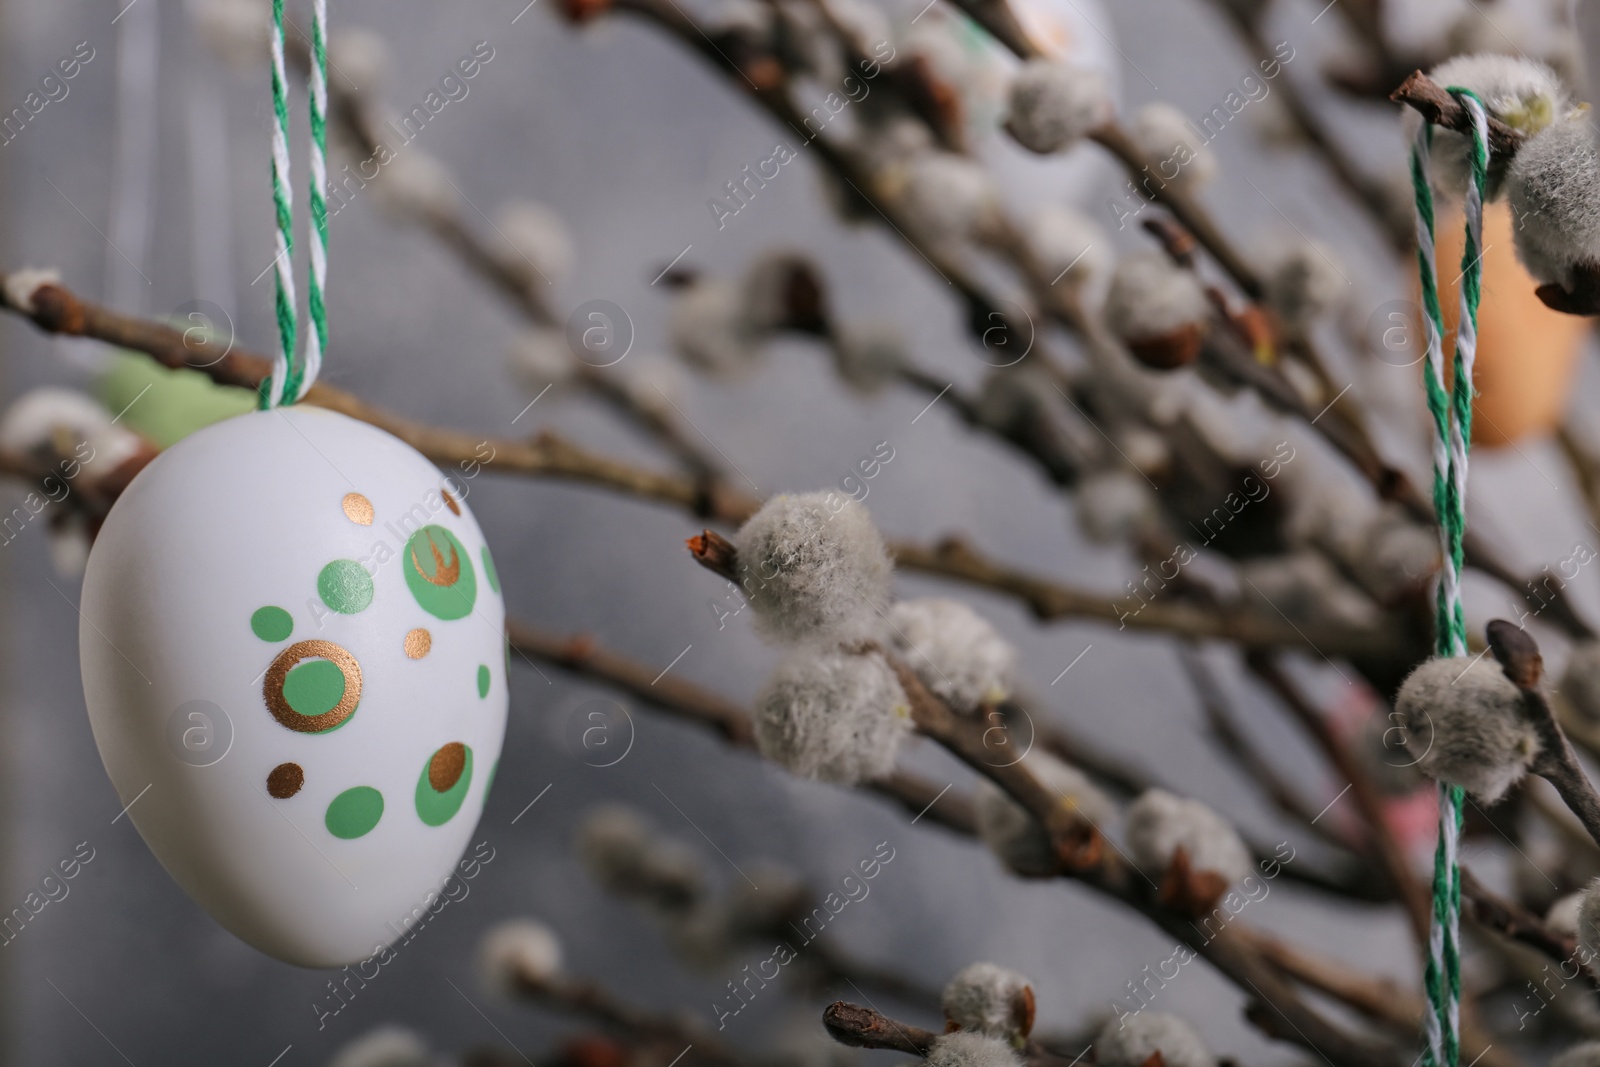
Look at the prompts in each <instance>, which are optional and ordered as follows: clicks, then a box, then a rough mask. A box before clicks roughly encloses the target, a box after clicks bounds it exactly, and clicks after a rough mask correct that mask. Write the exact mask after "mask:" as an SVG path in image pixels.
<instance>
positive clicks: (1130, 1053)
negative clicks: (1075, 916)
mask: <svg viewBox="0 0 1600 1067" xmlns="http://www.w3.org/2000/svg"><path fill="white" fill-rule="evenodd" d="M941 1000H942V1002H943V1007H944V1015H945V1020H946V1032H945V1034H944V1036H942V1037H940V1038H938V1039H937V1040H936V1041H934V1043H933V1046H932V1047H931V1048H930V1049H929V1050H928V1062H929V1063H930V1064H934V1065H936V1067H1019V1065H1020V1064H1021V1062H1022V1061H1021V1059H1020V1058H1019V1057H1018V1055H1017V1050H1019V1049H1022V1048H1023V1047H1024V1046H1025V1045H1026V1044H1027V1041H1028V1035H1029V1034H1030V1033H1031V1032H1032V1030H1033V1020H1034V994H1033V985H1032V983H1030V982H1029V981H1028V979H1027V978H1026V977H1024V976H1023V975H1021V974H1018V973H1017V972H1016V971H1011V970H1007V969H1006V968H1004V967H1000V966H997V965H996V964H993V963H974V964H972V965H971V966H969V967H966V968H965V969H963V970H962V971H961V972H960V973H958V974H957V975H956V976H955V977H954V978H952V979H951V980H950V983H949V984H948V985H946V986H945V987H944V993H943V996H942V998H941ZM1094 1051H1095V1062H1096V1063H1098V1064H1099V1065H1100V1067H1144V1065H1145V1064H1148V1063H1150V1062H1151V1061H1152V1059H1154V1058H1157V1057H1159V1062H1161V1063H1162V1064H1164V1065H1165V1067H1216V1062H1217V1061H1216V1059H1215V1058H1214V1057H1213V1056H1212V1055H1211V1053H1210V1051H1208V1050H1207V1048H1206V1046H1205V1043H1204V1042H1203V1041H1201V1040H1200V1036H1199V1035H1198V1034H1196V1033H1195V1032H1194V1030H1193V1029H1192V1028H1191V1027H1190V1026H1189V1024H1188V1023H1186V1022H1184V1021H1183V1020H1182V1019H1180V1018H1178V1017H1177V1016H1175V1015H1164V1014H1161V1013H1158V1012H1150V1011H1142V1012H1137V1013H1128V1014H1124V1015H1122V1016H1119V1017H1117V1018H1114V1019H1111V1020H1110V1021H1108V1022H1107V1023H1106V1024H1105V1026H1104V1027H1102V1028H1101V1030H1100V1033H1099V1035H1098V1036H1097V1037H1096V1038H1095V1041H1094Z"/></svg>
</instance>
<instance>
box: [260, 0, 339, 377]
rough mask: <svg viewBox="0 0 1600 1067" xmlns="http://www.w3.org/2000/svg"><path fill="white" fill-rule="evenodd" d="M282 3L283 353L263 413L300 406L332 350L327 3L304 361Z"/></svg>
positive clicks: (314, 69) (314, 78)
mask: <svg viewBox="0 0 1600 1067" xmlns="http://www.w3.org/2000/svg"><path fill="white" fill-rule="evenodd" d="M283 2H284V0H272V35H271V44H272V117H273V127H272V202H273V206H274V208H275V209H276V221H277V234H276V241H275V244H276V246H277V253H278V258H277V259H276V260H275V261H274V263H273V266H274V268H275V276H276V278H277V293H276V303H275V310H276V312H277V319H278V350H277V353H276V354H275V356H274V357H273V361H272V375H271V376H270V377H269V378H268V379H267V380H266V381H264V382H262V383H261V406H262V407H263V408H273V407H278V406H279V405H281V404H293V403H294V402H295V401H297V400H299V399H300V398H301V397H303V396H305V395H306V393H307V392H308V391H309V390H310V388H311V386H312V384H313V383H314V382H315V381H316V380H317V374H318V372H319V371H320V370H321V369H322V357H323V353H324V352H326V351H327V348H328V318H327V306H326V302H325V296H326V292H327V280H328V206H327V200H326V198H325V196H324V193H323V189H324V188H325V186H326V185H327V181H328V162H327V155H328V50H327V41H328V4H327V0H313V17H312V23H311V35H312V36H311V93H310V96H311V167H310V174H311V190H310V191H311V290H310V294H309V297H308V304H309V309H310V312H311V331H310V333H309V334H308V336H307V337H306V351H305V354H304V357H303V358H297V356H296V346H295V336H296V333H297V329H296V327H297V322H296V315H295V301H296V295H295V285H294V230H293V226H294V187H293V185H292V184H291V182H290V178H289V79H288V75H287V72H286V68H285V64H284V58H283Z"/></svg>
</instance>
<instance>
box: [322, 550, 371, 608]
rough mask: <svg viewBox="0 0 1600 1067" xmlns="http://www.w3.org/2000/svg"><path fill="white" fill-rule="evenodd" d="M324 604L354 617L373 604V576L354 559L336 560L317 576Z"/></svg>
mask: <svg viewBox="0 0 1600 1067" xmlns="http://www.w3.org/2000/svg"><path fill="white" fill-rule="evenodd" d="M317 593H318V594H319V595H320V596H321V597H322V602H323V603H324V604H326V605H328V607H330V608H332V609H333V610H334V611H337V612H339V613H340V614H341V615H354V614H356V613H357V612H358V611H364V610H365V609H366V607H367V605H368V604H371V603H372V575H370V574H368V573H367V569H366V568H365V567H363V566H362V565H361V564H359V563H357V562H356V561H355V560H353V559H336V560H334V561H333V562H332V563H330V564H328V565H327V566H326V567H324V568H322V573H321V574H319V575H317Z"/></svg>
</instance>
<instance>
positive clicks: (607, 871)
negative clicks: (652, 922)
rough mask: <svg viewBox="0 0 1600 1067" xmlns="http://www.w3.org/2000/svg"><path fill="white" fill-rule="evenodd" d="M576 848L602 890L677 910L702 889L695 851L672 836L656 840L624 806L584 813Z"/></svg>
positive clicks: (682, 907) (690, 900) (699, 893)
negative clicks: (672, 838)
mask: <svg viewBox="0 0 1600 1067" xmlns="http://www.w3.org/2000/svg"><path fill="white" fill-rule="evenodd" d="M577 851H578V858H579V859H580V860H581V861H582V862H583V865H584V868H585V869H586V870H587V871H588V872H589V876H590V877H591V878H593V879H594V880H595V882H596V883H598V884H599V885H600V886H601V887H602V888H603V889H605V890H607V891H608V892H612V893H616V894H617V895H618V896H625V897H631V898H634V899H637V900H643V901H645V902H646V903H648V904H651V905H653V906H655V907H657V908H659V909H660V910H661V911H664V912H679V911H683V910H684V909H686V908H688V907H690V906H691V905H692V904H693V903H694V902H695V901H696V900H698V899H699V898H700V897H701V896H702V895H703V894H704V884H703V879H702V874H701V870H700V864H699V861H698V858H697V857H696V856H695V854H694V853H693V852H691V851H690V850H689V849H687V848H685V847H684V846H683V845H682V844H680V843H678V842H676V841H670V840H660V839H657V838H656V837H655V836H654V835H653V833H652V831H651V829H650V827H649V826H648V825H647V824H646V823H645V821H644V820H643V819H642V818H641V817H640V816H639V815H638V813H636V812H635V811H634V810H633V809H632V808H629V807H627V806H626V805H623V804H603V805H601V806H599V807H597V808H595V809H594V810H592V811H590V812H589V813H588V814H587V815H585V816H584V818H583V821H582V822H581V823H579V825H578V849H577Z"/></svg>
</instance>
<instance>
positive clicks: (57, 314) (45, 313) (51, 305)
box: [23, 282, 86, 336]
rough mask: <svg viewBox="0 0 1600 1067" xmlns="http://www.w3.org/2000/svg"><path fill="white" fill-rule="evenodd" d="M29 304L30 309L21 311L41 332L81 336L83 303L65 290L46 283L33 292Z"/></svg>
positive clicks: (83, 315) (83, 313) (84, 316)
mask: <svg viewBox="0 0 1600 1067" xmlns="http://www.w3.org/2000/svg"><path fill="white" fill-rule="evenodd" d="M30 303H31V304H32V307H31V308H25V309H23V310H25V311H28V313H29V315H30V316H31V317H32V319H33V321H34V323H35V324H36V325H37V326H38V327H39V328H40V329H41V330H45V331H47V332H49V333H60V334H69V335H72V336H80V335H82V333H83V329H84V323H85V320H86V315H85V312H84V307H83V303H82V301H80V300H79V299H78V298H77V297H76V296H74V295H72V293H71V292H70V291H69V290H67V289H66V288H64V287H62V286H60V285H55V284H53V283H49V282H47V283H45V284H44V285H41V286H39V287H38V288H36V289H35V290H34V291H33V295H32V298H31V299H30Z"/></svg>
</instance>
